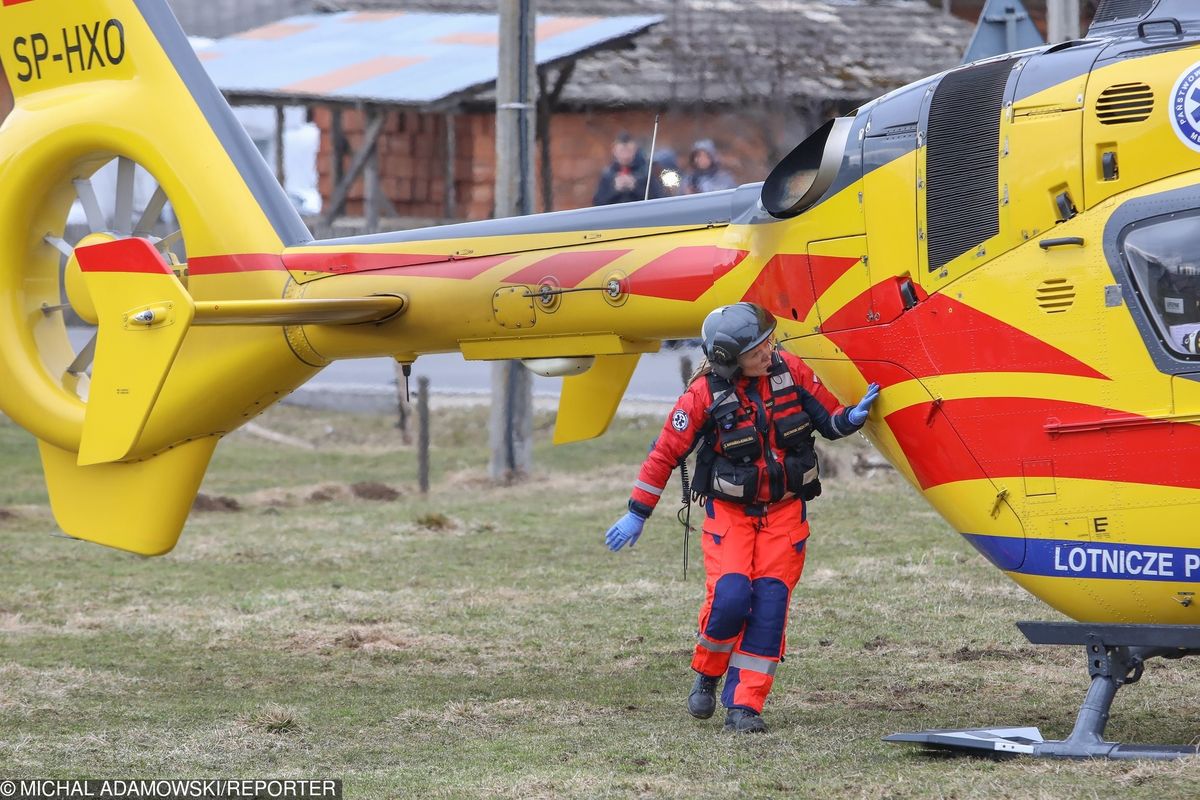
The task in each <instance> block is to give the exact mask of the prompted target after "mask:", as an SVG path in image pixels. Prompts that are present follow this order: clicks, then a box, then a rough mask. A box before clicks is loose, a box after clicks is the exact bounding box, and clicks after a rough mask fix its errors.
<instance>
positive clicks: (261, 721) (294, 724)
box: [240, 703, 305, 736]
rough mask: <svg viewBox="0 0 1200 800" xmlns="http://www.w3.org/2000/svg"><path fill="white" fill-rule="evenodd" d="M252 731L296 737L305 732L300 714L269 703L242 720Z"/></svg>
mask: <svg viewBox="0 0 1200 800" xmlns="http://www.w3.org/2000/svg"><path fill="white" fill-rule="evenodd" d="M240 721H241V722H242V724H244V725H245V726H246V727H247V728H249V729H250V730H252V731H261V732H263V733H270V734H274V735H277V736H278V735H296V734H299V733H303V732H304V727H305V726H304V724H303V723H302V722H301V717H300V714H299V712H297V711H296V710H294V709H291V708H286V707H285V706H281V705H279V704H278V703H268V704H266V705H265V706H263V707H262V708H258V709H255V710H254V711H251V712H250V713H248V714H246V715H244V716H243V717H242V718H241V720H240Z"/></svg>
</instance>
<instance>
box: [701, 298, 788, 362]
mask: <svg viewBox="0 0 1200 800" xmlns="http://www.w3.org/2000/svg"><path fill="white" fill-rule="evenodd" d="M774 332H775V316H774V315H773V314H771V313H769V312H768V311H767V310H766V309H765V308H763V307H762V306H759V305H755V304H754V303H734V304H733V305H730V306H721V307H720V308H718V309H716V310H715V311H713V312H712V313H711V314H709V315H708V316H707V317H705V318H704V324H703V325H702V326H701V327H700V339H701V342H702V344H703V347H704V355H705V356H707V357H708V363H709V364H711V365H712V369H713V372H715V373H716V374H717V375H719V376H720V377H722V378H724V379H725V380H732V379H733V377H734V376H735V375H737V374H738V370H739V368H738V356H740V355H742V354H743V353H749V352H750V351H751V350H753V349H754V348H756V347H758V346H759V345H760V344H762V343H763V342H764V341H766V339H767V337H768V336H770V335H771V334H772V333H774Z"/></svg>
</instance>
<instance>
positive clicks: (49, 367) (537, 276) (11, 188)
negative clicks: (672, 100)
mask: <svg viewBox="0 0 1200 800" xmlns="http://www.w3.org/2000/svg"><path fill="white" fill-rule="evenodd" d="M0 2H2V5H0V31H3V36H2V37H0V38H2V39H3V41H0V66H2V69H3V75H4V78H5V80H4V81H2V82H0V83H6V84H7V86H8V88H9V89H10V90H11V94H12V98H13V110H12V111H11V113H10V114H9V115H8V117H7V118H6V119H5V120H4V122H3V125H2V126H0V386H2V387H4V391H3V393H2V394H0V409H2V410H3V412H4V413H5V414H7V415H8V416H9V417H11V418H12V419H13V420H15V421H16V422H17V423H19V424H20V425H21V426H23V427H24V428H25V429H26V430H28V431H29V432H30V433H31V434H33V435H34V436H35V437H36V438H37V440H38V443H39V448H40V453H41V458H42V462H43V466H44V469H45V475H46V482H47V486H48V488H49V495H50V502H51V506H52V508H53V512H54V515H55V518H56V520H57V521H58V523H59V525H60V526H61V527H62V529H63V530H64V531H65V532H66V533H68V534H70V535H71V536H74V537H77V538H81V539H86V540H90V541H93V542H98V543H100V544H104V545H107V546H110V547H116V548H121V549H124V550H129V551H132V552H135V553H141V554H144V555H156V554H161V553H165V552H167V551H169V550H170V549H171V548H172V547H173V546H174V544H175V542H176V540H177V539H178V536H179V533H180V531H181V529H182V527H183V524H184V522H185V520H186V518H187V514H188V511H189V509H190V507H191V504H192V500H193V498H194V497H195V494H196V492H197V490H198V487H199V485H200V482H201V479H202V477H203V474H204V471H205V468H206V466H207V464H208V462H209V459H210V457H211V455H212V453H213V450H214V448H215V447H216V444H217V442H218V440H219V439H220V438H221V437H222V436H223V435H225V434H227V433H229V432H230V431H232V430H234V429H235V428H237V427H238V426H239V425H241V424H243V423H244V422H246V421H247V420H249V419H250V418H252V417H253V416H255V415H256V414H258V413H260V412H261V411H262V410H263V409H265V408H266V407H268V406H269V405H271V404H272V403H274V402H275V401H277V400H279V399H280V398H281V397H283V396H284V395H286V394H287V393H289V392H291V391H292V390H294V389H295V388H296V387H298V386H299V385H301V384H302V383H304V382H305V381H306V380H308V379H309V378H310V377H312V376H313V375H315V374H316V373H317V372H319V371H320V370H321V368H322V367H324V366H326V365H327V364H329V363H330V362H331V361H333V360H335V359H342V358H358V357H367V356H391V357H394V358H395V359H397V360H398V361H400V362H401V363H403V364H409V363H411V362H413V361H414V360H415V359H416V358H418V357H419V356H420V355H421V354H425V353H435V352H452V351H458V352H461V353H462V354H463V356H464V357H466V358H468V359H478V360H496V359H522V360H525V361H526V362H530V363H533V364H534V365H535V366H536V367H538V368H539V369H541V370H543V371H545V372H548V373H557V374H560V375H564V376H566V377H564V381H563V390H562V399H561V406H560V409H559V413H558V419H557V423H556V429H555V439H556V441H558V442H567V441H576V440H580V439H585V438H589V437H594V436H598V435H600V434H601V433H603V432H604V430H605V429H606V428H607V426H608V423H609V421H610V420H611V418H612V416H613V414H614V412H615V410H616V407H617V404H618V402H619V400H620V399H621V396H622V394H623V392H624V390H625V387H626V385H627V383H628V380H629V377H630V375H631V373H632V371H633V369H634V366H635V365H636V363H637V361H638V358H639V356H640V354H641V353H645V352H651V351H654V350H656V349H657V348H658V345H659V342H660V341H661V340H663V339H668V338H680V337H687V336H694V335H695V333H696V331H697V330H698V329H699V326H700V323H701V321H702V320H703V318H704V316H705V315H706V314H707V312H708V311H709V310H711V309H712V308H713V307H715V306H717V305H721V304H725V303H730V302H736V301H739V300H743V299H745V300H751V301H755V302H758V303H760V304H762V305H763V306H765V307H766V308H767V309H769V310H770V311H771V312H772V313H773V314H775V316H776V317H777V318H778V320H779V328H778V330H779V335H780V338H781V339H784V340H785V346H786V347H787V348H788V349H790V350H791V351H793V352H795V353H797V354H799V355H800V356H802V357H804V358H805V359H806V360H807V361H808V363H809V364H810V365H811V366H812V367H813V369H814V370H815V371H816V373H817V374H818V376H819V377H820V378H821V380H822V381H823V382H824V383H825V384H826V385H828V386H829V387H830V388H831V389H832V390H833V391H834V393H835V394H837V395H838V396H839V397H841V398H843V399H849V398H854V397H858V396H860V395H861V394H862V392H863V390H864V388H865V386H866V385H867V383H869V382H872V381H875V382H878V383H880V384H882V385H883V386H885V387H886V390H885V391H884V393H883V394H882V396H881V397H880V400H879V402H878V403H877V404H876V406H875V410H874V411H873V412H872V416H871V419H870V421H869V423H868V425H867V427H866V429H865V430H866V434H867V436H868V437H869V438H870V440H871V441H872V442H873V443H874V444H875V446H876V447H877V448H878V449H879V450H880V452H881V453H883V455H884V456H886V457H887V459H888V460H889V461H890V462H891V463H892V464H893V465H895V467H896V468H897V469H898V470H899V471H900V472H901V473H902V474H903V475H904V476H905V478H907V480H908V481H909V482H910V483H911V484H912V485H913V487H914V488H915V489H916V490H917V491H919V492H921V494H922V495H923V496H924V497H925V498H926V499H927V500H928V501H929V502H930V503H931V504H932V505H933V506H934V508H936V509H937V510H938V511H939V512H940V513H941V514H942V515H943V516H944V517H945V518H946V519H947V520H948V521H949V522H950V524H951V525H953V526H954V528H955V529H956V530H958V531H959V532H961V533H962V534H963V535H964V536H966V537H967V538H968V539H969V540H970V541H971V543H972V544H973V545H974V546H975V547H976V548H977V549H979V550H980V552H981V553H983V554H984V555H985V556H986V557H987V558H988V559H989V560H990V561H991V562H992V563H994V564H995V565H996V566H997V567H998V568H999V569H1001V570H1003V571H1004V573H1005V574H1006V575H1008V576H1009V577H1010V578H1011V579H1012V580H1014V581H1016V582H1017V583H1018V584H1020V585H1021V586H1022V587H1024V588H1025V589H1027V590H1028V591H1030V592H1031V593H1032V594H1034V595H1035V596H1037V597H1038V598H1040V599H1042V600H1043V601H1045V602H1046V603H1047V604H1048V605H1050V606H1052V607H1053V608H1055V609H1057V610H1059V611H1061V612H1063V613H1064V614H1066V615H1067V616H1069V617H1071V618H1073V619H1075V620H1077V621H1078V624H1071V623H1023V630H1024V631H1025V632H1026V634H1027V635H1028V636H1029V637H1030V638H1031V640H1033V641H1041V642H1046V643H1078V644H1082V645H1085V646H1086V647H1088V648H1089V671H1090V673H1091V675H1092V679H1093V680H1092V688H1091V690H1090V692H1089V696H1088V700H1087V701H1085V704H1084V707H1083V710H1082V711H1081V713H1080V718H1079V722H1078V724H1077V726H1076V730H1075V732H1074V733H1073V734H1072V736H1071V738H1069V739H1068V740H1066V741H1065V742H1044V741H1042V740H1041V736H1040V734H1038V733H1037V731H1036V729H1032V728H1029V729H1026V728H1020V729H978V730H972V731H937V732H924V733H920V734H901V735H898V736H897V737H896V738H898V739H899V740H903V741H917V742H924V743H926V744H931V745H934V746H945V747H964V748H967V749H982V750H989V751H1000V752H1020V753H1029V754H1033V755H1050V756H1068V757H1079V756H1109V757H1172V756H1175V755H1179V754H1181V753H1194V752H1196V748H1194V747H1192V748H1171V747H1161V748H1157V749H1153V748H1151V749H1145V748H1140V749H1139V748H1135V747H1129V746H1121V745H1116V744H1113V743H1109V742H1105V741H1103V739H1102V734H1103V730H1104V723H1105V721H1106V720H1107V714H1108V707H1109V705H1110V704H1111V702H1112V698H1113V695H1114V694H1115V692H1116V690H1117V688H1118V687H1119V686H1120V685H1122V684H1124V683H1127V682H1131V681H1133V680H1136V679H1137V677H1139V676H1140V674H1141V669H1142V664H1143V663H1144V661H1145V659H1146V658H1149V657H1151V656H1155V655H1165V656H1169V657H1176V656H1180V655H1187V654H1191V653H1194V652H1200V627H1196V626H1197V625H1198V624H1200V622H1198V621H1200V606H1198V605H1197V604H1196V603H1195V602H1194V600H1195V592H1196V591H1197V587H1198V585H1200V544H1198V543H1195V542H1192V541H1191V537H1190V534H1188V533H1187V531H1188V530H1189V529H1190V522H1191V518H1192V515H1193V514H1196V513H1198V512H1200V470H1197V469H1196V467H1195V466H1194V465H1195V464H1196V463H1198V461H1200V458H1198V457H1200V426H1197V424H1196V423H1197V422H1198V421H1200V188H1197V185H1196V184H1197V181H1196V175H1197V170H1200V9H1196V8H1195V7H1194V4H1193V3H1189V2H1185V0H1103V1H1102V2H1101V3H1100V5H1099V7H1098V9H1097V12H1096V17H1095V22H1094V24H1093V25H1092V28H1091V30H1090V31H1089V34H1088V37H1087V38H1085V39H1083V40H1079V41H1073V42H1067V43H1064V44H1060V45H1055V46H1052V47H1046V48H1039V49H1035V50H1028V51H1021V52H1016V53H1011V54H1008V55H1005V56H1001V57H998V58H993V59H989V60H986V61H982V62H977V63H974V64H970V65H967V66H965V67H962V68H958V69H955V70H951V71H949V72H946V73H943V74H940V75H935V76H932V77H930V78H927V79H925V80H923V81H920V82H917V83H915V84H913V85H910V86H907V87H904V88H902V89H899V90H896V91H894V92H892V93H890V94H888V95H886V96H884V97H881V98H879V99H878V100H875V101H873V102H871V103H868V104H866V105H865V106H863V107H862V108H860V109H858V110H857V112H855V113H854V114H853V115H851V116H849V117H845V118H841V119H836V120H832V121H830V122H829V123H827V124H826V125H825V126H823V127H822V128H821V129H819V130H818V131H816V132H815V133H814V134H813V135H812V136H810V137H809V138H808V139H807V140H806V141H805V142H803V143H802V144H800V145H799V146H798V147H797V148H796V149H795V150H794V151H793V152H792V153H790V154H789V155H788V156H787V157H786V158H785V159H784V160H783V161H782V162H781V163H780V164H779V165H778V166H777V167H776V168H775V169H774V170H773V171H772V172H771V174H770V175H769V176H768V178H767V180H766V181H765V182H764V183H762V184H752V185H747V186H743V187H741V188H738V189H734V190H729V191H724V192H715V193H711V194H707V195H697V196H690V197H681V198H670V199H665V200H655V201H647V202H645V203H633V204H628V205H624V206H616V207H607V208H596V209H584V210H579V211H568V212H559V213H552V214H541V215H535V216H529V217H522V218H515V219H502V220H492V221H484V222H472V223H464V224H459V225H450V226H444V227H438V228H431V229H423V230H415V231H405V232H402V233H395V234H381V235H373V236H365V237H357V238H349V239H340V240H332V241H320V242H317V241H312V239H311V236H310V234H309V232H308V230H307V228H306V227H305V226H304V224H303V223H302V221H301V220H300V219H299V217H298V216H297V215H296V212H295V211H294V209H293V207H292V205H291V203H290V202H289V201H288V199H287V198H286V196H285V195H284V194H283V192H282V190H281V189H280V188H279V186H278V184H277V182H276V181H275V179H274V177H273V176H272V175H271V174H270V172H269V171H268V169H267V168H266V166H265V164H264V163H263V162H262V159H261V157H260V156H259V154H258V152H257V151H256V150H255V149H254V146H253V144H252V143H251V142H250V141H249V139H248V138H247V137H246V136H245V134H244V133H243V132H242V131H241V129H240V126H239V125H238V124H237V122H236V120H235V119H234V118H233V116H232V114H231V112H230V110H229V108H228V106H227V105H226V103H225V102H224V100H223V98H222V97H221V95H220V93H219V92H218V91H217V89H216V88H215V87H214V86H213V85H212V83H211V82H210V81H209V80H208V78H207V76H206V75H205V72H204V70H203V68H202V67H201V65H200V62H199V61H198V60H197V58H196V56H195V55H194V53H193V51H192V49H191V47H190V46H189V44H188V42H187V40H186V38H185V36H184V34H183V32H182V31H181V30H180V29H179V26H178V24H177V23H176V22H175V19H174V17H173V16H172V14H171V12H170V10H169V9H168V7H167V5H166V2H165V0H73V2H71V3H69V4H68V3H61V2H53V0H0ZM114 160H115V161H116V165H117V166H116V173H117V182H116V187H117V188H116V198H115V211H114V213H112V214H111V215H109V214H107V213H105V212H104V211H102V209H101V205H100V203H99V202H98V200H97V197H96V188H95V186H94V185H93V182H92V176H93V175H94V173H95V172H96V171H97V170H98V169H99V168H101V167H102V166H104V165H106V164H108V163H110V162H112V161H114ZM146 175H148V176H150V177H151V178H152V179H153V181H154V182H155V183H156V186H157V188H156V190H155V191H154V192H153V195H152V196H151V197H150V199H149V200H148V201H147V202H146V203H145V211H144V213H141V214H140V215H135V213H134V202H133V194H134V186H135V178H137V176H146ZM77 201H78V202H79V204H80V205H81V206H82V208H83V209H84V212H85V214H86V216H87V221H88V227H89V229H90V232H89V233H87V234H86V235H85V236H83V237H82V238H81V239H79V240H78V241H74V242H69V241H67V240H66V239H65V238H64V235H65V233H64V232H65V230H66V223H67V217H68V214H69V212H70V209H71V207H72V206H73V205H74V204H75V203H76V202H77ZM167 203H169V204H170V206H171V208H172V209H173V210H174V213H175V215H176V216H177V218H178V220H179V223H180V227H179V230H178V231H177V232H175V233H173V234H171V235H170V236H167V237H163V238H160V237H158V236H156V235H154V234H153V233H152V225H153V223H154V222H155V221H156V220H157V219H158V215H159V212H160V211H161V210H162V209H163V207H164V206H165V205H166V204H167ZM135 216H136V217H137V218H136V219H135ZM181 241H182V242H185V243H186V253H187V261H186V263H180V260H179V259H178V258H177V257H176V256H175V251H176V250H177V249H178V248H177V247H176V245H177V244H179V243H180V242H181ZM60 274H64V275H65V278H64V279H63V281H62V285H63V286H64V287H65V288H63V289H60ZM68 310H69V311H73V312H74V313H75V314H77V315H78V316H79V317H80V318H82V319H83V320H84V321H86V322H88V323H90V324H92V325H95V326H97V329H98V332H97V335H96V336H95V337H94V338H93V339H92V341H91V342H89V343H88V345H86V346H85V347H83V348H82V349H80V350H78V351H77V350H76V348H75V347H74V346H73V345H72V343H71V340H70V339H69V337H68V336H67V329H66V325H65V314H66V312H67V311H68Z"/></svg>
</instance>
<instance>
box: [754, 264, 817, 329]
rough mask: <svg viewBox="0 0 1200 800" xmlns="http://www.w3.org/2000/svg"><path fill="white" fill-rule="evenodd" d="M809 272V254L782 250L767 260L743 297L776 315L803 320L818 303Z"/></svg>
mask: <svg viewBox="0 0 1200 800" xmlns="http://www.w3.org/2000/svg"><path fill="white" fill-rule="evenodd" d="M808 271H809V267H808V256H806V255H792V254H788V253H780V254H779V255H776V256H774V257H772V258H771V260H770V261H768V262H767V264H766V266H765V267H763V270H762V272H760V273H759V274H758V277H757V278H755V279H754V283H753V284H751V285H750V288H749V289H748V290H747V291H746V294H745V296H744V297H742V299H743V300H746V301H749V302H751V303H758V304H759V305H760V306H762V307H763V308H765V309H767V310H768V311H770V312H771V313H772V314H774V315H775V316H777V317H782V318H784V319H788V318H791V319H795V320H800V319H804V318H805V317H807V316H808V312H810V311H812V307H813V305H814V304H815V303H816V297H815V296H814V295H813V289H812V280H811V278H810V277H809V274H808Z"/></svg>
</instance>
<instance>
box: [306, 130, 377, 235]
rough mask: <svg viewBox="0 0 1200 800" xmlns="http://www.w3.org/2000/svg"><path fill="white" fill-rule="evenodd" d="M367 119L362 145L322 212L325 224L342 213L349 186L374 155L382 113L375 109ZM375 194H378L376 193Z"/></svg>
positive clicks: (328, 223) (331, 221) (330, 222)
mask: <svg viewBox="0 0 1200 800" xmlns="http://www.w3.org/2000/svg"><path fill="white" fill-rule="evenodd" d="M369 119H370V122H368V123H367V130H366V133H365V134H364V135H363V144H362V147H360V148H359V150H358V152H356V153H355V154H354V158H353V159H351V161H350V169H349V170H348V171H347V172H346V174H345V175H343V176H342V179H341V181H340V182H339V183H338V185H337V186H336V187H335V188H334V190H333V195H332V196H331V197H330V198H329V207H328V208H327V209H325V211H324V213H323V214H322V217H321V221H322V222H323V223H324V224H326V225H331V224H332V223H333V221H334V220H335V219H337V217H338V215H339V214H341V213H342V209H343V208H345V206H346V195H348V194H349V193H350V187H352V186H353V185H354V181H356V180H358V176H359V175H360V174H362V171H363V168H364V167H366V165H367V162H368V161H370V160H371V159H372V158H373V157H374V156H375V145H376V144H378V143H379V134H380V133H382V132H383V122H384V115H383V113H382V112H381V111H379V110H378V109H376V110H373V111H372V112H371V114H370V117H369ZM376 195H377V196H378V193H376Z"/></svg>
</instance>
